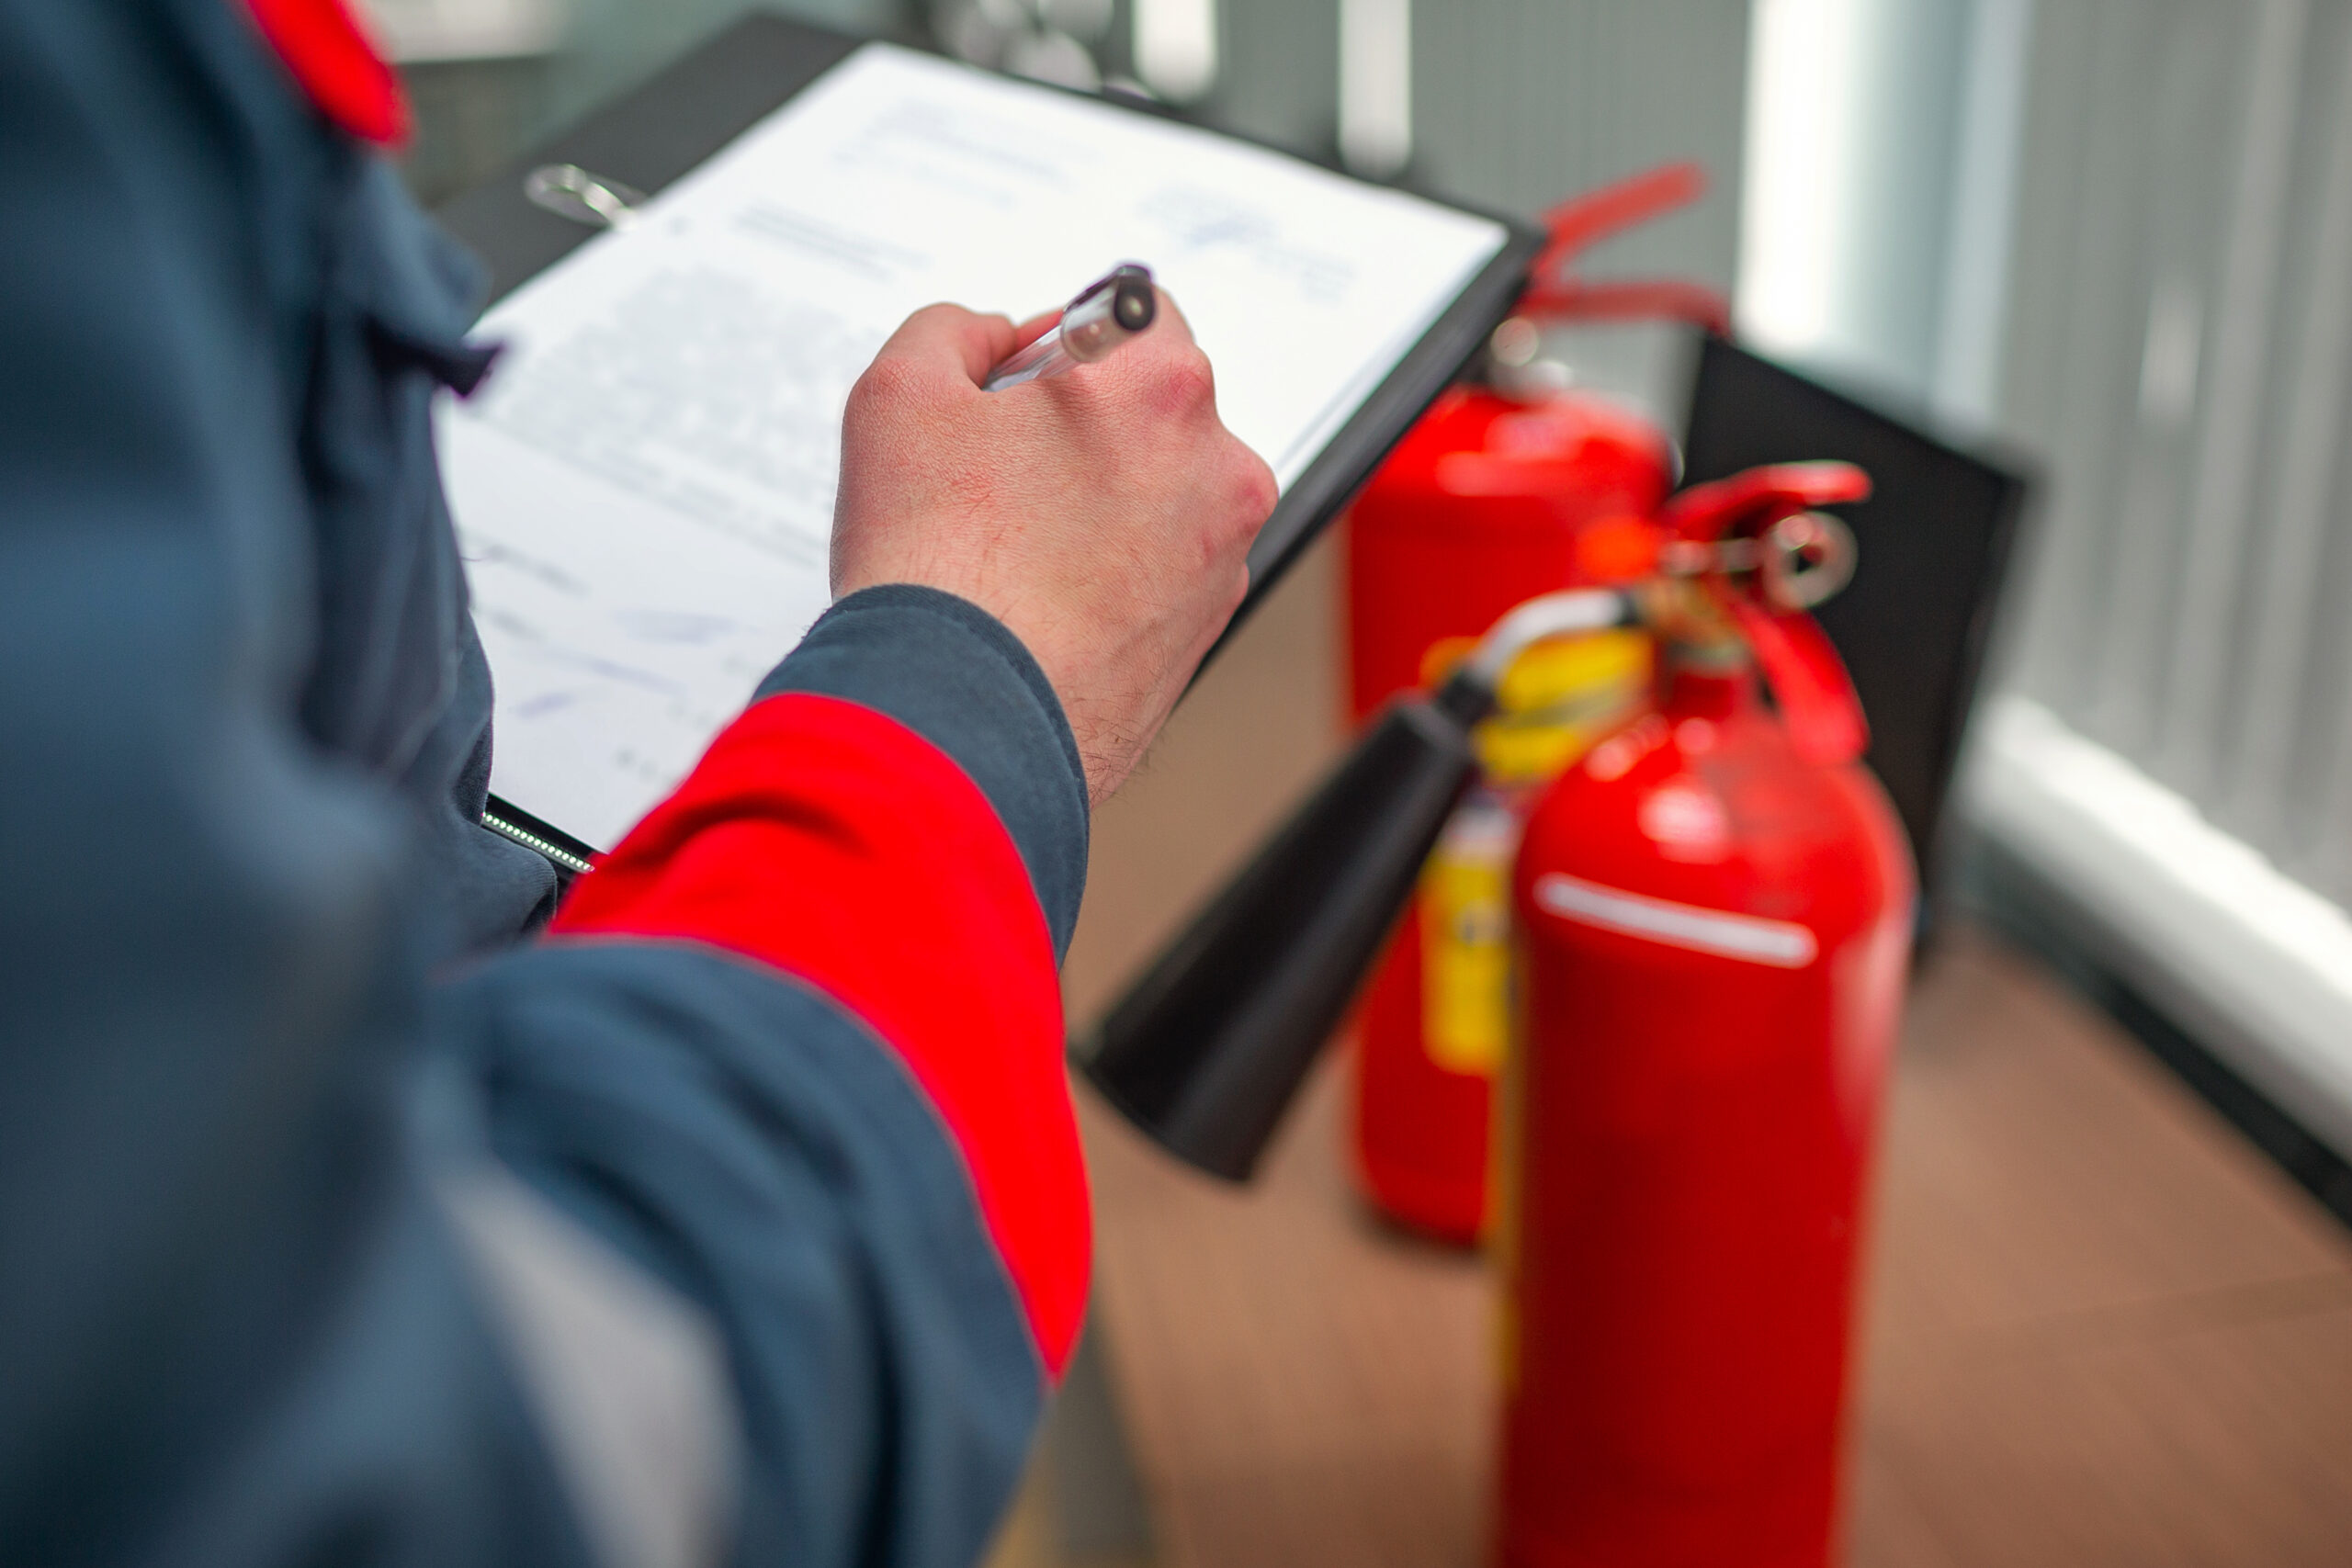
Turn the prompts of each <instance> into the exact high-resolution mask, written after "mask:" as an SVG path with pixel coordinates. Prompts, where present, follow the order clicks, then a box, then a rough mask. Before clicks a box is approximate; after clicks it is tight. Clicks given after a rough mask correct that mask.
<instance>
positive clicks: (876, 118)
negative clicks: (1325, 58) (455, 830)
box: [438, 44, 1508, 849]
mask: <svg viewBox="0 0 2352 1568" xmlns="http://www.w3.org/2000/svg"><path fill="white" fill-rule="evenodd" d="M1507 238H1508V235H1507V233H1506V231H1505V230H1504V228H1503V226H1502V225H1501V224H1499V223H1496V222H1492V221H1490V220H1486V219H1482V218H1478V217H1476V216H1473V215H1471V214H1468V213H1464V212H1458V211H1455V210H1453V209H1449V208H1445V207H1441V206H1438V205H1436V204H1435V203H1432V202H1429V201H1425V200H1422V199H1419V198H1418V197H1411V196H1408V195H1404V194H1402V193H1399V192H1395V191H1389V190H1383V189H1380V188H1377V187H1374V186H1367V185H1363V184H1361V183H1359V182H1356V181H1351V180H1348V179H1344V178H1341V177H1340V176H1339V175H1332V174H1329V173H1326V172H1325V171H1322V170H1319V169H1317V168H1314V167H1312V166H1311V165H1308V164H1302V163H1300V162H1298V161H1296V160H1294V159H1290V158H1286V157H1283V156H1282V155H1280V154H1278V153H1273V152H1265V151H1262V150H1260V149H1257V148H1254V147H1250V146H1248V145H1245V144H1242V143H1238V142H1236V141H1230V140H1228V139H1226V138H1222V137H1218V136H1216V135H1213V134H1210V133H1208V132H1204V131H1200V130H1193V129H1191V128H1189V127H1185V126H1181V125H1177V124H1174V123H1170V122H1164V121H1160V120H1158V119H1155V118H1151V117H1149V116H1146V115H1141V114H1136V113H1133V112H1130V111H1127V110H1124V109H1119V108H1116V107H1111V106H1107V105H1103V104H1098V103H1092V102H1090V101H1088V100H1085V99H1082V98H1079V97H1075V96H1070V95H1067V94H1063V93H1058V92H1055V91H1052V90H1049V89H1046V88H1041V87H1035V86H1031V85H1025V84H1022V83H1016V82H1010V81H1005V80H1002V79H1001V78H997V77H994V76H990V75H988V74H986V73H981V72H978V71H973V70H969V69H967V68H966V67H963V66H960V65H956V64H953V63H950V62H944V61H939V60H934V59H932V58H930V57H928V56H925V55H921V54H917V53H914V52H912V51H905V50H899V49H895V48H892V47H890V46H888V45H883V44H870V45H867V46H866V47H865V48H864V49H862V50H860V51H858V52H857V53H855V54H854V55H852V56H851V57H850V58H849V59H848V60H847V61H845V62H842V64H841V65H839V66H836V67H835V68H834V69H833V70H831V71H830V72H828V73H826V74H825V75H823V76H821V77H820V78H819V79H818V80H817V82H816V83H814V84H813V85H810V86H809V88H808V89H807V90H806V91H804V92H802V93H801V94H800V95H798V96H797V97H795V98H794V99H793V100H792V101H791V102H790V103H788V104H786V106H785V107H782V108H780V109H778V110H777V111H776V112H775V114H773V115H771V116H769V117H768V118H766V119H765V120H763V121H762V122H761V123H760V124H758V125H757V126H754V127H753V128H752V130H749V131H747V132H745V133H744V134H743V135H742V136H741V137H740V138H738V139H737V140H736V141H734V142H733V143H731V144H730V145H729V147H727V148H726V149H725V150H724V151H722V152H719V153H718V155H717V156H716V157H714V158H712V159H710V160H709V161H708V162H707V163H706V164H703V165H702V166H700V167H699V168H697V169H696V170H695V171H694V172H693V173H692V174H690V175H687V176H685V177H684V179H682V180H680V181H679V182H678V183H677V184H676V185H674V186H672V187H671V188H670V189H668V190H667V191H665V192H663V193H662V195H661V196H660V197H658V198H656V199H655V200H653V201H652V202H650V204H649V205H648V206H647V207H646V208H645V209H643V218H642V220H641V221H639V223H638V224H637V225H635V226H634V227H632V228H630V229H628V230H627V231H620V232H616V233H610V234H605V235H600V236H599V237H597V238H596V239H594V240H593V241H591V242H590V243H587V244H585V245H582V247H581V248H580V249H578V250H577V251H575V252H573V253H572V254H571V255H569V256H567V257H566V258H565V259H564V260H563V261H561V262H560V263H558V264H557V265H554V266H552V267H550V268H548V270H547V271H546V272H545V273H543V274H541V275H540V276H537V277H536V278H534V279H533V280H532V281H531V282H529V283H528V284H526V285H525V286H524V287H523V288H519V289H517V290H516V291H515V293H514V294H513V295H511V296H510V297H508V298H507V299H505V300H504V301H503V302H502V303H501V304H500V305H499V306H498V307H497V308H496V309H495V310H492V311H491V312H490V314H489V315H488V317H487V318H485V320H484V321H483V322H482V324H481V333H483V334H484V335H486V336H490V337H494V338H501V339H503V340H505V342H506V344H508V349H507V353H506V355H505V356H504V357H503V359H502V360H501V361H500V363H499V366H498V368H497V370H496V372H495V373H494V375H493V376H492V379H491V381H490V382H489V384H488V385H487V386H486V387H485V388H484V389H482V391H481V392H480V393H479V394H478V395H477V396H476V397H475V398H474V399H473V400H471V401H469V402H466V403H457V402H449V403H447V404H446V405H445V407H444V410H443V412H442V415H441V417H440V421H439V430H438V438H439V442H440V448H441V457H442V469H443V473H444V475H445V478H446V480H447V487H448V492H449V501H450V506H451V509H452V511H453V512H454V513H455V515H456V520H457V526H458V542H459V546H460V547H461V549H462V551H463V553H464V555H465V557H466V559H467V564H468V571H469V577H470V580H471V583H472V590H473V601H474V615H475V619H476V621H477V623H478V624H479V626H481V637H482V642H483V644H484V646H485V648H486V649H487V651H488V653H489V656H490V665H491V671H492V676H493V678H494V679H495V681H496V683H497V691H498V697H497V710H496V715H495V717H496V725H497V762H496V769H495V773H494V776H493V778H492V789H494V790H495V791H496V792H497V793H498V794H499V795H503V797H505V798H506V799H508V800H510V801H512V802H514V803H515V805H516V806H518V807H521V808H522V809H524V810H526V811H528V812H530V813H532V814H533V815H535V816H537V817H539V818H544V819H545V820H547V821H549V822H552V823H554V824H555V825H556V826H558V827H560V828H561V829H564V830H565V831H566V832H568V833H571V835H573V836H574V837H576V838H579V839H582V840H585V841H586V842H588V843H590V844H592V845H594V846H595V847H597V848H599V849H609V848H610V847H611V846H612V845H613V844H614V843H615V842H616V841H617V840H618V839H619V838H620V836H621V834H622V833H623V832H625V831H626V830H627V829H628V827H629V825H630V824H631V823H633V822H634V821H636V819H637V818H639V816H641V815H643V813H644V812H645V811H646V810H647V809H648V808H650V807H651V806H653V805H654V804H655V803H656V802H657V801H659V800H660V799H661V798H662V796H663V795H665V794H667V793H668V791H669V790H670V789H671V788H672V787H673V786H674V785H675V784H677V782H678V781H679V780H680V779H682V778H684V776H685V774H686V773H687V771H688V770H689V769H691V768H692V767H693V765H694V763H695V760H696V759H697V758H698V757H699V756H700V755H701V753H702V750H703V749H704V747H705V746H707V744H708V743H709V741H710V739H711V738H712V737H713V736H714V735H715V734H717V732H718V730H719V728H721V727H722V726H724V725H725V724H726V722H727V721H728V720H729V718H731V717H732V716H734V715H735V714H736V713H738V712H740V711H741V708H742V705H743V704H744V702H745V701H746V700H747V699H748V698H749V696H750V695H751V693H752V688H753V687H754V686H755V685H756V684H757V683H758V682H759V681H760V680H761V678H762V677H763V676H764V675H765V674H766V673H767V672H768V671H770V670H771V669H773V668H774V667H775V663H776V661H777V660H779V659H781V658H782V657H783V656H784V654H785V653H786V651H787V650H789V649H790V648H791V647H792V645H793V643H794V642H796V641H797V639H798V638H799V637H801V636H802V635H803V634H804V633H805V632H806V631H807V630H808V627H809V623H810V622H811V621H813V620H814V619H816V617H817V615H819V614H820V612H821V611H822V610H823V609H824V607H825V604H826V603H827V599H828V594H827V590H826V549H827V543H828V539H829V536H830V534H831V526H832V502H833V485H834V479H835V473H836V469H837V468H838V466H839V461H840V448H841V417H842V404H843V401H844V400H845V399H846V398H847V396H848V393H849V389H850V387H851V384H852V383H853V382H854V381H855V380H856V378H857V377H858V375H859V373H860V372H861V371H863V370H864V369H865V366H866V364H867V362H868V361H869V360H871V359H872V357H873V355H874V352H875V350H876V348H878V347H880V346H881V344H882V341H883V340H884V339H885V338H886V337H888V335H889V333H891V332H892V330H893V329H895V328H896V327H897V326H898V324H899V322H900V321H903V320H904V319H905V318H906V316H907V315H908V314H909V313H910V311H912V310H916V309H918V308H920V307H921V306H923V305H926V304H930V303H932V302H933V301H936V300H942V299H947V300H954V301H956V303H959V304H963V305H968V306H970V307H972V308H973V309H976V310H1001V311H1003V312H1005V313H1006V314H1008V315H1010V316H1012V317H1013V318H1014V319H1015V320H1019V319H1021V318H1023V317H1026V316H1030V315H1034V314H1035V313H1036V312H1038V311H1040V310H1050V309H1052V308H1053V307H1054V306H1056V305H1057V304H1059V303H1061V302H1062V301H1063V300H1065V299H1068V298H1069V296H1070V295H1071V294H1072V293H1074V292H1076V291H1077V290H1078V289H1079V288H1080V287H1081V286H1083V285H1084V284H1086V283H1088V282H1090V281H1091V280H1092V279H1093V278H1095V277H1097V276H1100V275H1102V274H1103V273H1104V272H1106V271H1108V270H1109V269H1110V268H1111V267H1112V266H1113V265H1116V264H1118V263H1120V262H1124V261H1136V262H1142V263H1144V264H1146V265H1149V266H1150V267H1151V268H1152V269H1153V270H1154V272H1155V273H1156V274H1157V275H1158V276H1159V281H1160V283H1161V285H1162V286H1163V287H1164V288H1167V289H1168V291H1169V292H1170V295H1171V296H1172V297H1173V298H1174V299H1175V300H1176V302H1177V304H1178V305H1179V306H1180V307H1181V308H1182V310H1183V311H1184V314H1185V316H1186V318H1187V319H1188V320H1189V321H1191V323H1192V326H1193V333H1194V335H1195V336H1196V337H1197V338H1198V339H1199V341H1200V344H1201V346H1202V347H1203V349H1204V350H1205V351H1206V352H1207V354H1208V356H1209V360H1210V363H1211V364H1212V366H1214V367H1215V369H1216V386H1217V407H1218V411H1219V412H1220V413H1221V414H1222V415H1223V416H1224V419H1225V421H1226V423H1227V425H1228V426H1230V427H1231V429H1232V430H1233V431H1234V433H1235V434H1238V436H1240V437H1241V439H1242V440H1244V441H1246V442H1248V443H1249V444H1250V446H1252V447H1253V448H1255V449H1256V450H1257V451H1258V452H1259V454H1260V455H1261V456H1262V457H1265V459H1266V461H1267V462H1268V463H1269V464H1270V465H1271V466H1272V468H1273V470H1274V473H1275V476H1276V478H1277V479H1280V480H1281V482H1282V483H1283V485H1284V486H1285V487H1287V486H1288V485H1290V484H1291V483H1292V482H1293V481H1294V480H1295V479H1297V477H1298V476H1299V474H1300V473H1301V472H1303V471H1304V470H1305V469H1306V466H1307V464H1308V463H1309V462H1311V461H1312V460H1313V459H1314V457H1316V455H1317V453H1319V452H1320V451H1321V450H1322V448H1323V446H1324V445H1325V444H1326V443H1327V442H1329V439H1330V438H1331V436H1332V435H1333V434H1336V433H1337V432H1338V431H1339V429H1340V426H1341V425H1343V424H1344V423H1346V421H1347V420H1348V418H1349V417H1350V416H1351V414H1353V413H1354V412H1355V411H1356V410H1357V408H1358V407H1359V406H1360V405H1361V404H1362V403H1363V400H1364V399H1365V398H1366V397H1367V396H1368V395H1369V394H1370V393H1371V392H1372V391H1373V389H1374V388H1376V387H1377V386H1378V385H1379V384H1380V382H1381V381H1382V380H1383V379H1384V378H1385V377H1386V376H1387V375H1388V373H1389V371H1390V370H1392V369H1393V368H1394V367H1395V366H1396V364H1397V361H1398V359H1400V358H1401V357H1402V356H1403V355H1404V354H1405V353H1406V351H1407V350H1408V349H1409V348H1410V347H1411V346H1412V345H1413V344H1415V343H1417V342H1419V339H1420V338H1421V337H1422V336H1423V334H1425V333H1427V332H1428V330H1429V329H1430V326H1431V325H1432V324H1434V322H1435V321H1436V320H1437V318H1438V316H1439V315H1440V314H1441V313H1442V311H1443V310H1444V309H1445V308H1446V306H1447V305H1449V304H1450V303H1452V301H1453V299H1454V298H1455V296H1456V295H1457V294H1459V292H1460V291H1461V290H1462V288H1464V287H1465V286H1466V285H1467V284H1468V283H1469V281H1470V280H1471V278H1472V277H1473V276H1476V273H1477V272H1478V271H1479V270H1480V269H1481V268H1482V267H1484V266H1485V265H1487V262H1489V261H1490V260H1492V259H1493V257H1494V256H1495V255H1496V254H1497V253H1498V251H1499V250H1500V249H1501V247H1502V246H1503V244H1504V243H1506V241H1507ZM1001 395H1004V396H1012V395H1015V394H1012V393H1005V394H1001Z"/></svg>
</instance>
